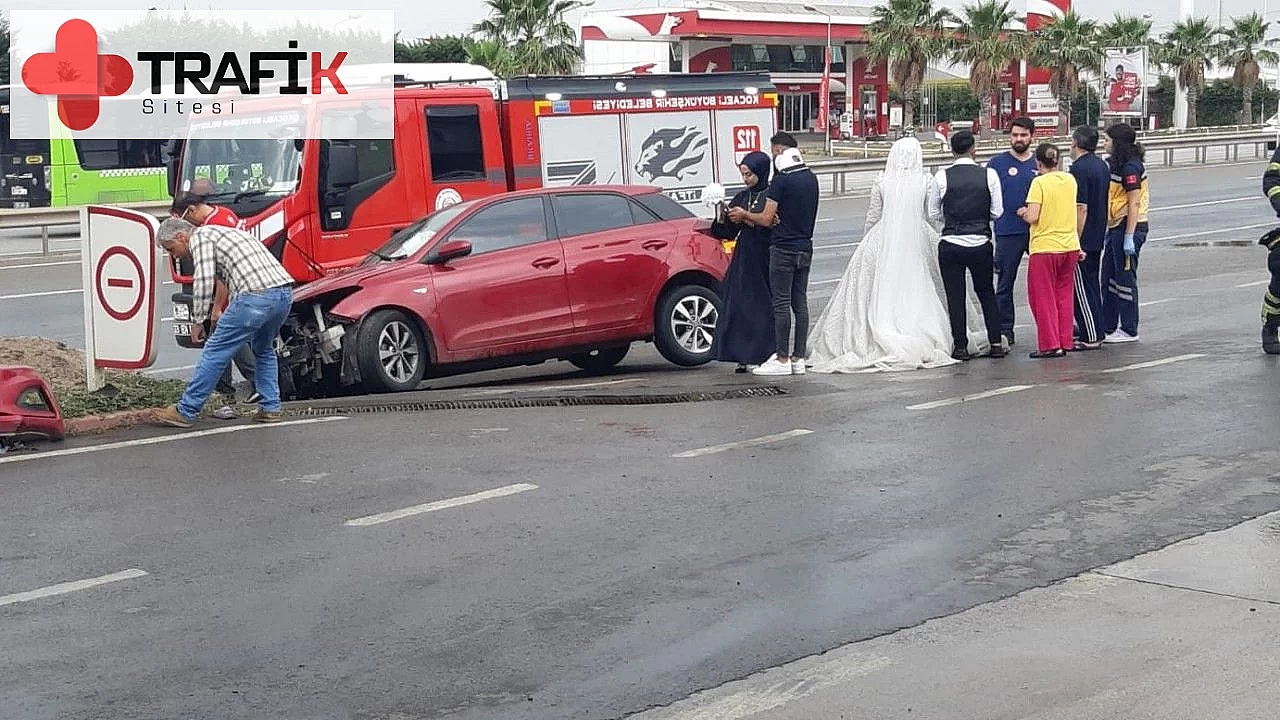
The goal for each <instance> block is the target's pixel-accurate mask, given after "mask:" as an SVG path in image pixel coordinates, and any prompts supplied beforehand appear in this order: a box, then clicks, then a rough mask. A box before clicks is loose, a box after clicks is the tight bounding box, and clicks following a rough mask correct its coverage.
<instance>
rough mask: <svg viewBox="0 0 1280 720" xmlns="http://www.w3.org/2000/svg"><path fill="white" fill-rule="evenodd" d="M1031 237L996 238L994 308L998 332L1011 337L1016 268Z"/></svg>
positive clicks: (1025, 251) (999, 236)
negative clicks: (998, 314)
mask: <svg viewBox="0 0 1280 720" xmlns="http://www.w3.org/2000/svg"><path fill="white" fill-rule="evenodd" d="M1030 243H1031V235H1030V233H1029V232H1028V233H1027V234H1026V235H997V236H996V254H995V265H996V308H997V309H999V311H1000V332H1002V333H1004V334H1005V335H1008V336H1009V337H1013V326H1014V316H1013V308H1014V304H1013V286H1014V283H1016V282H1018V266H1019V265H1021V264H1022V256H1023V255H1026V254H1027V249H1028V245H1030Z"/></svg>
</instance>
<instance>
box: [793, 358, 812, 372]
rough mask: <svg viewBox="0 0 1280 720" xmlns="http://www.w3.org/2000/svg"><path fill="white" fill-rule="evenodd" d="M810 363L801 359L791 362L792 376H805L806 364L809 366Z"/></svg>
mask: <svg viewBox="0 0 1280 720" xmlns="http://www.w3.org/2000/svg"><path fill="white" fill-rule="evenodd" d="M808 362H809V361H808V360H804V359H800V360H792V361H791V374H792V375H803V374H804V373H805V369H806V364H807V363H808Z"/></svg>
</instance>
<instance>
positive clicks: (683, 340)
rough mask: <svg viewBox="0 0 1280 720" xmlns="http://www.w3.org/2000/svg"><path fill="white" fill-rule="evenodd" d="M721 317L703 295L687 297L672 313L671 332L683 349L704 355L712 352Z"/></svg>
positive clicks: (677, 304) (676, 305) (678, 303)
mask: <svg viewBox="0 0 1280 720" xmlns="http://www.w3.org/2000/svg"><path fill="white" fill-rule="evenodd" d="M719 317H720V314H719V313H718V312H717V311H716V306H715V305H714V304H712V302H711V300H709V299H708V298H705V297H703V296H701V295H687V296H685V297H683V298H681V299H680V301H679V302H677V303H676V304H675V307H674V308H673V309H672V311H671V331H672V334H673V335H675V337H676V342H678V343H679V345H680V347H681V348H683V349H684V350H686V351H687V352H690V353H693V354H695V355H703V354H705V353H709V352H711V344H712V342H713V341H714V339H715V334H716V321H717V320H719Z"/></svg>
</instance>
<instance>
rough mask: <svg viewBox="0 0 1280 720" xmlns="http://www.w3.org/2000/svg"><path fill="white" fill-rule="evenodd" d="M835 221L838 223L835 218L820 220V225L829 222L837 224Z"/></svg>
mask: <svg viewBox="0 0 1280 720" xmlns="http://www.w3.org/2000/svg"><path fill="white" fill-rule="evenodd" d="M835 221H836V219H835V218H818V222H820V223H829V222H835Z"/></svg>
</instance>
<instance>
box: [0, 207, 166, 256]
mask: <svg viewBox="0 0 1280 720" xmlns="http://www.w3.org/2000/svg"><path fill="white" fill-rule="evenodd" d="M170 204H171V203H169V202H167V201H166V202H144V203H120V207H123V208H129V209H131V210H138V211H140V212H146V213H152V214H154V215H155V216H156V217H167V216H168V215H169V206H170ZM79 224H80V208H79V207H78V206H77V207H44V208H31V209H28V210H0V230H27V229H30V228H40V248H41V254H43V255H48V254H49V228H51V227H66V226H71V225H79Z"/></svg>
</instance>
